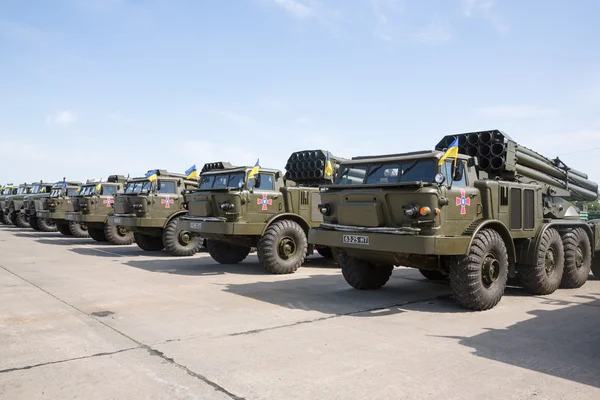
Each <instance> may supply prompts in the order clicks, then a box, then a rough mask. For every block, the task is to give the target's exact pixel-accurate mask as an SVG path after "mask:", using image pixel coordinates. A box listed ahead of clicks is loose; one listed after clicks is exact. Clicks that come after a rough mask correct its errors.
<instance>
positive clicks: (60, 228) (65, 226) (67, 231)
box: [56, 222, 73, 236]
mask: <svg viewBox="0 0 600 400" xmlns="http://www.w3.org/2000/svg"><path fill="white" fill-rule="evenodd" d="M56 229H57V230H58V231H59V232H60V233H62V234H63V235H65V236H73V234H72V233H71V230H70V229H69V224H64V223H63V224H60V223H58V222H57V223H56Z"/></svg>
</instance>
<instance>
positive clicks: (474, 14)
mask: <svg viewBox="0 0 600 400" xmlns="http://www.w3.org/2000/svg"><path fill="white" fill-rule="evenodd" d="M495 8H496V0H463V14H464V15H465V17H467V18H482V19H484V20H486V21H488V22H489V23H490V24H491V25H492V27H493V28H494V29H495V30H497V31H498V32H500V33H508V31H509V30H510V26H509V25H508V24H507V23H506V22H504V20H503V18H502V17H501V16H500V14H498V13H497V12H496V10H495Z"/></svg>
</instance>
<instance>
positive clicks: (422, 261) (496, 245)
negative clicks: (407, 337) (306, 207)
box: [309, 130, 600, 310]
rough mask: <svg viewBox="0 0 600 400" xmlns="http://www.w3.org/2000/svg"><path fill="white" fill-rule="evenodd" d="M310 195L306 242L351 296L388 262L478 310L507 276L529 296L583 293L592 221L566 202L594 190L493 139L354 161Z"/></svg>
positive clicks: (558, 164)
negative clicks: (321, 249) (328, 261)
mask: <svg viewBox="0 0 600 400" xmlns="http://www.w3.org/2000/svg"><path fill="white" fill-rule="evenodd" d="M444 150H446V152H444ZM454 152H456V154H455V155H453V154H452V153H454ZM447 156H451V157H447ZM446 157H447V158H446ZM321 197H322V203H321V204H320V205H319V208H320V211H321V214H323V216H324V222H323V223H322V224H321V225H320V226H319V227H315V228H314V229H311V230H310V232H309V242H310V243H315V244H321V245H326V246H331V247H333V248H335V249H337V251H339V253H340V264H341V267H342V273H343V275H344V278H345V279H346V281H347V282H348V283H349V284H350V285H351V286H352V287H354V288H356V289H378V288H380V287H382V286H383V285H384V284H385V283H386V282H387V281H388V279H389V277H390V275H391V273H392V270H393V268H394V265H400V266H407V267H414V268H418V269H419V270H420V271H421V272H422V274H423V275H424V276H425V277H426V278H429V279H446V278H447V279H449V281H450V287H451V289H452V291H453V293H454V297H455V298H456V300H457V301H458V302H459V303H460V304H461V305H462V306H464V307H466V308H470V309H473V310H486V309H490V308H493V307H494V306H495V305H496V304H497V303H498V302H499V301H500V299H501V297H502V295H503V293H504V289H505V287H506V283H507V279H508V277H517V276H518V277H519V279H520V282H521V285H522V286H523V288H524V289H525V291H527V292H529V293H533V294H536V295H547V294H550V293H552V292H554V291H555V290H556V289H557V288H558V287H559V286H562V287H565V288H576V287H580V286H582V285H583V284H584V283H585V282H586V280H587V278H588V274H589V271H590V264H591V263H592V257H593V255H594V253H595V252H596V251H598V250H600V234H599V233H600V223H599V221H598V220H596V221H582V220H580V219H579V212H578V210H577V209H576V208H575V207H574V206H573V205H572V204H571V202H572V201H577V200H581V201H591V200H595V199H597V197H598V185H597V184H596V183H594V182H591V181H590V180H588V177H587V175H586V174H584V173H582V172H579V171H576V170H574V169H572V168H569V167H568V166H566V165H565V164H564V162H562V161H561V160H560V159H558V158H556V159H554V160H550V159H548V158H546V157H544V156H542V155H540V154H538V153H536V152H534V151H532V150H530V149H527V148H525V147H523V146H521V145H519V144H518V143H516V142H515V141H514V140H513V139H512V138H510V137H509V136H508V135H507V134H506V133H504V132H501V131H499V130H492V131H481V132H469V133H461V134H458V135H449V136H446V137H444V138H443V139H442V140H441V141H440V142H439V143H438V145H437V146H436V147H435V150H434V151H421V152H412V153H404V154H396V155H383V156H374V157H354V158H353V159H352V160H349V161H345V162H343V163H342V165H341V166H340V170H339V173H338V176H337V178H336V182H335V184H331V185H324V186H323V187H322V188H321ZM596 259H597V257H596V258H595V259H594V265H597V264H596V263H597V261H596ZM596 268H598V267H596ZM597 271H598V269H596V271H595V273H596V272H597Z"/></svg>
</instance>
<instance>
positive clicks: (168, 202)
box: [160, 196, 175, 208]
mask: <svg viewBox="0 0 600 400" xmlns="http://www.w3.org/2000/svg"><path fill="white" fill-rule="evenodd" d="M160 202H161V203H162V204H164V205H165V208H171V204H173V203H175V200H173V199H171V198H170V197H169V196H167V197H165V198H164V199H162V200H161V201H160Z"/></svg>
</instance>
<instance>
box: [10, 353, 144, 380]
mask: <svg viewBox="0 0 600 400" xmlns="http://www.w3.org/2000/svg"><path fill="white" fill-rule="evenodd" d="M140 348H141V347H140V346H135V347H130V348H128V349H121V350H117V351H111V352H107V353H96V354H91V355H89V356H81V357H74V358H67V359H65V360H58V361H48V362H45V363H40V364H33V365H27V366H25V367H15V368H7V369H1V370H0V374H4V373H7V372H14V371H23V370H26V369H32V368H37V367H44V366H46V365H54V364H62V363H66V362H69V361H77V360H85V359H86V358H93V357H102V356H112V355H113V354H119V353H123V352H125V351H130V350H136V349H140Z"/></svg>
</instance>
